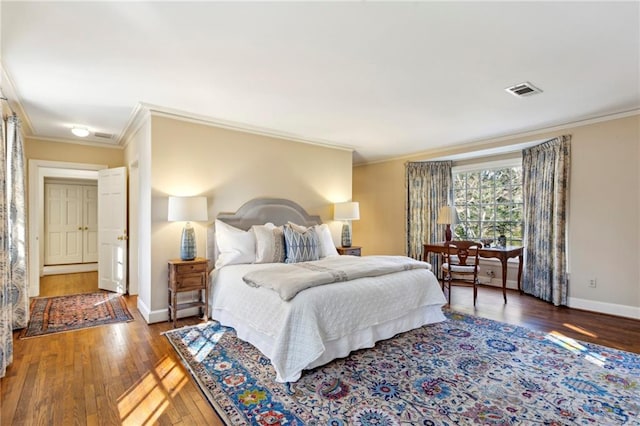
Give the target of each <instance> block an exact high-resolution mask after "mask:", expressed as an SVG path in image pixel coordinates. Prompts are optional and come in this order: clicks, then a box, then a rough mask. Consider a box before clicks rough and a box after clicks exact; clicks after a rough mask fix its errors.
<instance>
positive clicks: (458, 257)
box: [445, 240, 482, 267]
mask: <svg viewBox="0 0 640 426" xmlns="http://www.w3.org/2000/svg"><path fill="white" fill-rule="evenodd" d="M445 247H446V248H447V251H446V252H445V263H448V264H450V265H451V264H457V265H460V266H476V267H477V266H478V250H479V249H480V247H482V246H481V245H480V243H478V242H475V241H464V240H462V241H447V242H446V243H445ZM471 251H474V253H471Z"/></svg>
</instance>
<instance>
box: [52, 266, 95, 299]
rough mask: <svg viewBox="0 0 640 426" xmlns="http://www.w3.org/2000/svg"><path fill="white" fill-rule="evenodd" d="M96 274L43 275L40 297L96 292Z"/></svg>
mask: <svg viewBox="0 0 640 426" xmlns="http://www.w3.org/2000/svg"><path fill="white" fill-rule="evenodd" d="M98 290H99V289H98V272H97V271H93V272H79V273H77V274H59V275H45V276H44V277H41V278H40V297H51V296H62V295H65V294H78V293H91V292H95V291H98Z"/></svg>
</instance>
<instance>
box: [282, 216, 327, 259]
mask: <svg viewBox="0 0 640 426" xmlns="http://www.w3.org/2000/svg"><path fill="white" fill-rule="evenodd" d="M289 225H291V227H292V228H293V229H295V230H296V231H298V232H305V231H306V230H307V229H314V230H315V231H316V234H318V243H319V245H318V256H319V257H320V259H324V258H325V257H327V256H338V250H336V246H335V244H334V243H333V237H332V236H331V230H330V229H329V226H328V225H327V224H326V223H323V224H321V225H314V226H312V227H310V228H307V227H306V226H302V225H298V224H295V223H293V222H289Z"/></svg>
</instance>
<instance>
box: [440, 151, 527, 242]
mask: <svg viewBox="0 0 640 426" xmlns="http://www.w3.org/2000/svg"><path fill="white" fill-rule="evenodd" d="M452 172H453V188H454V204H455V206H456V209H457V210H458V215H459V217H460V221H459V222H458V223H457V224H456V226H455V228H454V233H455V236H456V238H457V239H471V240H476V241H479V240H480V239H485V238H488V239H493V240H494V242H496V241H497V240H498V236H499V235H505V236H506V237H507V244H509V245H521V244H522V233H523V220H522V214H523V213H522V161H521V160H520V159H514V160H507V161H499V162H492V163H483V164H474V165H469V166H461V167H454V168H453V170H452Z"/></svg>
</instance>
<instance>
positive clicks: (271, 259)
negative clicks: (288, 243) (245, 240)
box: [251, 223, 285, 263]
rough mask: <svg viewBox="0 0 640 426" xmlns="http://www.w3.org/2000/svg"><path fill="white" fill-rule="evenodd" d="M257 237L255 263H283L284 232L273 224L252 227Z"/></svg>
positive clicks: (280, 227)
mask: <svg viewBox="0 0 640 426" xmlns="http://www.w3.org/2000/svg"><path fill="white" fill-rule="evenodd" d="M251 228H252V229H253V232H254V233H255V235H256V260H255V263H282V262H284V258H285V245H284V230H283V228H282V226H275V225H274V224H273V223H266V224H264V225H254V226H252V227H251Z"/></svg>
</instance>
